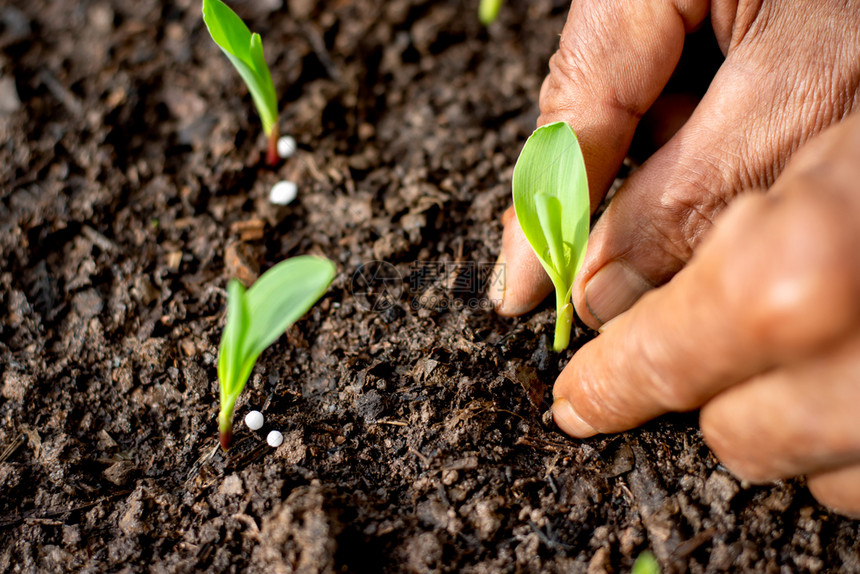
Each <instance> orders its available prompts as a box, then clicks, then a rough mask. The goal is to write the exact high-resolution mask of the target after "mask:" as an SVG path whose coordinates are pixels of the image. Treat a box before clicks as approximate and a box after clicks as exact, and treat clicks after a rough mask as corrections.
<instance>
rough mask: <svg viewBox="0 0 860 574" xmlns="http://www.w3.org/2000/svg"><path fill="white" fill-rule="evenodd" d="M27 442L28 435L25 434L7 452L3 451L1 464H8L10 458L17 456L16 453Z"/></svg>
mask: <svg viewBox="0 0 860 574" xmlns="http://www.w3.org/2000/svg"><path fill="white" fill-rule="evenodd" d="M25 442H27V435H25V434H24V433H21V434H19V435H18V436H17V437H16V438H15V440H13V441H12V443H11V444H10V445H9V446H7V447H6V450H4V451H3V454H0V462H6V461H7V460H9V458H11V457H12V455H13V454H15V451H16V450H18V449H19V448H20V447H21V445H23V444H24V443H25Z"/></svg>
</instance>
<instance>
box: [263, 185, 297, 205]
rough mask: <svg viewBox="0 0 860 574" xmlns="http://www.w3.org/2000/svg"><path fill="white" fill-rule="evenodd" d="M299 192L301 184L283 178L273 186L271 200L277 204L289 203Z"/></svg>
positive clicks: (270, 193)
mask: <svg viewBox="0 0 860 574" xmlns="http://www.w3.org/2000/svg"><path fill="white" fill-rule="evenodd" d="M298 193H299V186H297V185H296V184H295V182H292V181H286V180H282V181H279V182H278V183H276V184H275V185H273V186H272V191H270V192H269V201H271V202H272V203H274V204H275V205H289V204H290V203H292V202H293V200H294V199H295V198H296V195H298Z"/></svg>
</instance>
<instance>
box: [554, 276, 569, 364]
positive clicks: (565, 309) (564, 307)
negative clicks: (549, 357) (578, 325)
mask: <svg viewBox="0 0 860 574" xmlns="http://www.w3.org/2000/svg"><path fill="white" fill-rule="evenodd" d="M555 308H556V318H555V339H554V340H553V343H552V350H553V351H555V352H556V353H559V352H561V351H564V350H565V349H566V348H567V346H568V344H569V343H570V329H571V327H572V326H573V303H571V302H570V292H568V293H564V292H562V290H561V289H558V288H556V290H555Z"/></svg>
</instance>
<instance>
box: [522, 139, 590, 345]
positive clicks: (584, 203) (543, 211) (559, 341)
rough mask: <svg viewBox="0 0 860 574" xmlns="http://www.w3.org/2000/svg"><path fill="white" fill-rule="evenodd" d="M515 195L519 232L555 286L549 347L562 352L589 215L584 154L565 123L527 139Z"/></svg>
mask: <svg viewBox="0 0 860 574" xmlns="http://www.w3.org/2000/svg"><path fill="white" fill-rule="evenodd" d="M513 195H514V210H515V211H516V213H517V219H518V220H519V222H520V226H521V227H522V229H523V233H524V234H525V236H526V239H528V242H529V244H530V245H531V246H532V249H534V251H535V253H536V254H537V256H538V259H539V260H540V262H541V265H543V268H544V269H545V270H546V272H547V274H548V275H549V277H550V279H551V280H552V283H553V285H554V286H555V293H556V310H557V316H556V326H555V341H554V343H553V348H554V349H555V350H556V351H561V350H563V349H565V348H566V347H567V345H568V344H569V342H570V329H571V326H572V324H573V305H572V304H571V302H570V297H571V293H572V291H573V280H574V278H575V277H576V274H577V273H578V272H579V268H580V267H581V266H582V260H583V257H584V256H585V248H586V247H587V245H588V230H589V220H590V215H591V210H590V203H589V196H588V178H587V177H586V173H585V161H584V160H583V158H582V150H581V149H580V147H579V141H578V140H577V139H576V134H574V133H573V130H572V129H570V126H568V125H567V124H566V123H565V122H556V123H553V124H549V125H546V126H543V127H540V128H538V129H536V130H535V131H534V133H533V134H532V135H531V137H529V139H528V141H526V144H525V146H523V150H522V151H521V152H520V157H519V159H518V160H517V165H516V167H515V168H514V181H513Z"/></svg>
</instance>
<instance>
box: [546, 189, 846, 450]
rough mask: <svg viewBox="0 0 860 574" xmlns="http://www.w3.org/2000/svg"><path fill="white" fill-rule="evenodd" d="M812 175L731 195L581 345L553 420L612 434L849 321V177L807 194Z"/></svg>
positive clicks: (707, 394) (828, 339)
mask: <svg viewBox="0 0 860 574" xmlns="http://www.w3.org/2000/svg"><path fill="white" fill-rule="evenodd" d="M822 173H823V172H822ZM811 177H812V176H810V178H811ZM822 177H824V176H822ZM828 177H829V176H828ZM812 181H813V180H811V179H810V180H809V181H804V182H803V185H802V186H800V187H799V188H798V189H799V190H800V191H798V192H794V191H791V192H785V193H777V194H776V195H770V196H763V195H754V196H753V195H751V196H747V197H745V198H743V199H742V200H738V201H737V202H735V205H733V206H732V209H731V210H730V211H729V213H727V214H726V216H725V217H724V218H722V219H721V223H720V225H719V226H718V228H717V229H716V230H715V232H714V234H713V236H712V238H711V240H709V242H707V243H706V244H705V245H704V246H703V247H702V249H701V250H700V253H699V254H697V256H696V257H695V258H694V259H693V260H692V261H691V263H690V264H689V265H688V267H687V268H686V269H684V270H683V271H682V272H680V273H679V274H678V275H676V276H675V278H674V279H673V280H672V281H671V282H669V283H668V284H667V285H665V286H664V287H662V288H660V289H657V290H655V291H652V292H651V293H649V294H647V295H646V296H645V297H643V298H642V300H641V301H640V302H639V303H637V304H636V305H634V306H633V308H631V309H630V310H629V311H628V312H626V313H624V314H622V315H621V316H619V317H618V318H617V319H615V321H613V323H612V324H611V325H608V327H607V328H606V329H605V330H604V331H603V333H602V334H601V335H600V336H599V337H598V338H597V339H595V340H593V341H591V342H589V343H587V344H586V345H585V346H583V347H582V348H581V349H580V351H579V352H578V353H577V354H576V355H574V357H573V359H572V360H571V362H570V363H569V364H568V366H567V367H566V368H565V370H564V371H563V372H562V374H561V375H560V376H559V378H558V380H557V381H556V384H555V388H554V391H553V392H554V394H555V396H556V397H562V398H563V399H566V400H565V401H561V402H559V403H557V404H556V405H554V406H553V413H554V415H555V418H556V422H558V423H559V426H560V427H561V428H562V430H564V431H565V432H568V433H569V434H571V435H573V436H580V437H582V436H590V435H592V434H595V433H596V432H617V431H621V430H625V429H628V428H632V427H634V426H637V425H639V424H641V423H642V422H645V421H646V420H649V419H651V418H654V417H655V416H658V415H660V414H663V413H665V412H669V411H686V410H692V409H694V408H697V407H699V406H701V405H702V404H704V403H705V402H706V401H707V400H708V399H710V398H711V397H713V396H714V395H716V394H717V393H719V392H720V391H722V390H724V389H725V388H727V387H729V386H731V385H733V384H736V383H738V382H741V381H745V380H747V379H749V378H751V377H753V376H755V375H757V374H760V373H762V372H764V371H766V370H767V369H770V368H772V367H773V366H775V365H790V364H793V363H794V362H796V361H799V360H801V359H802V358H803V357H808V356H811V355H814V354H816V353H818V352H819V351H820V350H821V349H824V348H827V346H828V345H831V344H833V343H834V342H838V341H840V340H842V338H843V337H845V336H846V333H850V332H851V331H852V329H854V328H856V325H858V324H860V300H858V298H857V296H856V294H857V293H858V292H860V254H858V252H857V250H856V245H857V244H858V242H860V230H858V229H857V226H856V220H857V219H858V218H860V200H858V198H857V197H855V196H856V194H855V193H854V192H853V190H852V189H851V187H852V184H851V183H850V180H849V181H848V182H843V184H844V186H845V187H840V186H839V185H838V184H837V183H835V182H833V181H831V180H830V179H826V181H828V185H829V187H828V188H827V192H826V193H825V192H822V193H820V194H819V195H816V196H813V195H811V194H810V193H805V192H804V191H805V189H806V188H807V187H808V186H809V185H813V186H814V185H815V184H813V183H811V182H812ZM822 185H823V184H822ZM816 187H817V186H816ZM801 188H802V189H801ZM774 191H775V193H776V189H775V190H774Z"/></svg>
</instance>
